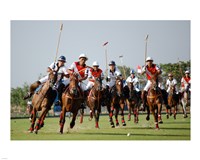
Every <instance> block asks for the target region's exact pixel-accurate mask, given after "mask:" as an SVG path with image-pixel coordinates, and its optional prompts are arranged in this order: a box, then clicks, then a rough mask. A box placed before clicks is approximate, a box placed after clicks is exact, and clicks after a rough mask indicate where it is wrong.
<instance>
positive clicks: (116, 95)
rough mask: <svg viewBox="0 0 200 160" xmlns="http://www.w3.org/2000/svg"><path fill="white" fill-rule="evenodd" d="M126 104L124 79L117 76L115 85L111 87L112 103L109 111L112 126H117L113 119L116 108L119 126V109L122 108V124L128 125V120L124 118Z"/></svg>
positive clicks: (116, 118)
mask: <svg viewBox="0 0 200 160" xmlns="http://www.w3.org/2000/svg"><path fill="white" fill-rule="evenodd" d="M124 106H125V97H124V95H123V79H122V78H121V77H116V82H115V86H113V88H112V89H111V103H110V113H109V116H110V124H111V127H112V128H114V127H115V125H114V122H113V119H112V116H113V111H114V110H115V120H116V126H119V122H118V114H119V109H121V120H122V125H123V126H126V122H125V120H124Z"/></svg>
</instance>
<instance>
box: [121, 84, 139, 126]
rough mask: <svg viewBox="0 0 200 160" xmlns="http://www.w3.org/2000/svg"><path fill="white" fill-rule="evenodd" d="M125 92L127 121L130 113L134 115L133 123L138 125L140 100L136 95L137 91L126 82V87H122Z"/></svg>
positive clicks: (129, 118)
mask: <svg viewBox="0 0 200 160" xmlns="http://www.w3.org/2000/svg"><path fill="white" fill-rule="evenodd" d="M124 90H126V104H127V106H128V111H129V113H128V121H130V120H131V111H132V112H133V115H134V123H138V121H139V118H138V115H139V106H140V105H141V100H140V98H139V97H138V95H137V91H136V90H135V87H134V85H133V82H128V83H127V86H125V87H124Z"/></svg>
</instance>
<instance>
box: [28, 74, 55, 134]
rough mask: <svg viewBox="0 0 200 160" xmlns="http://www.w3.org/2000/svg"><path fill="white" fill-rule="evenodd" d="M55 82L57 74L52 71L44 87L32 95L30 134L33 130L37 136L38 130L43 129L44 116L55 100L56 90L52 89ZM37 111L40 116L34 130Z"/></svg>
mask: <svg viewBox="0 0 200 160" xmlns="http://www.w3.org/2000/svg"><path fill="white" fill-rule="evenodd" d="M56 80H57V73H56V72H53V71H52V72H50V73H49V77H48V80H47V82H45V83H44V85H43V86H42V88H41V89H40V90H39V91H38V92H36V93H34V95H33V99H32V105H33V110H32V115H31V117H32V119H31V127H30V129H29V130H30V132H33V130H34V132H35V133H36V134H37V133H38V130H39V129H40V128H41V127H43V125H44V119H45V117H46V114H47V113H48V111H49V110H50V109H51V106H52V104H53V102H54V100H55V98H56V94H57V93H56V90H55V89H54V88H53V86H54V84H55V83H56ZM38 111H41V114H40V117H39V119H38V122H37V124H36V126H35V129H34V125H35V121H36V114H37V112H38Z"/></svg>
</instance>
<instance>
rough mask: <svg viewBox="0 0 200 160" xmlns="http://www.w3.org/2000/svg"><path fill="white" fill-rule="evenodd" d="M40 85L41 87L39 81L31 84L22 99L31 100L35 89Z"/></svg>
mask: <svg viewBox="0 0 200 160" xmlns="http://www.w3.org/2000/svg"><path fill="white" fill-rule="evenodd" d="M40 85H41V82H40V81H36V82H35V83H33V84H31V86H30V89H29V92H28V93H27V94H26V95H25V96H24V98H23V99H24V100H25V99H28V98H31V96H32V95H33V93H34V92H35V90H36V88H38V87H39V86H40Z"/></svg>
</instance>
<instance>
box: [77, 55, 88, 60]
mask: <svg viewBox="0 0 200 160" xmlns="http://www.w3.org/2000/svg"><path fill="white" fill-rule="evenodd" d="M80 58H86V60H88V58H87V56H86V55H85V54H80V56H79V59H80Z"/></svg>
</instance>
